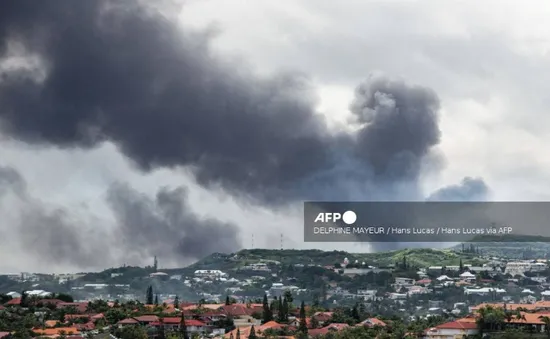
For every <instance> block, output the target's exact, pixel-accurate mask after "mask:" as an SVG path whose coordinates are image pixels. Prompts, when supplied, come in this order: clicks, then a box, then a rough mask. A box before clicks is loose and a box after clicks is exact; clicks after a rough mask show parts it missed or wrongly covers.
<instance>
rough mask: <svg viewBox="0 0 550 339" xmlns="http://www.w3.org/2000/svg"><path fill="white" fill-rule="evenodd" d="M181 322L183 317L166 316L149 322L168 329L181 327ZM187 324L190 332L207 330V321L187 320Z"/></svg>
mask: <svg viewBox="0 0 550 339" xmlns="http://www.w3.org/2000/svg"><path fill="white" fill-rule="evenodd" d="M180 324H181V318H180V317H166V318H163V319H159V320H157V321H153V322H151V323H149V326H153V327H157V328H158V327H160V326H163V327H164V328H165V329H167V330H176V329H178V328H179V327H180ZM185 326H186V328H187V331H188V332H190V333H204V332H206V329H207V326H206V324H205V323H203V322H202V321H199V320H194V319H190V320H185Z"/></svg>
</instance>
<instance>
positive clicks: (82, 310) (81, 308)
mask: <svg viewBox="0 0 550 339" xmlns="http://www.w3.org/2000/svg"><path fill="white" fill-rule="evenodd" d="M65 307H74V308H76V310H77V311H78V312H79V313H85V312H86V311H87V310H88V303H87V302H82V303H66V302H60V303H58V304H57V308H65Z"/></svg>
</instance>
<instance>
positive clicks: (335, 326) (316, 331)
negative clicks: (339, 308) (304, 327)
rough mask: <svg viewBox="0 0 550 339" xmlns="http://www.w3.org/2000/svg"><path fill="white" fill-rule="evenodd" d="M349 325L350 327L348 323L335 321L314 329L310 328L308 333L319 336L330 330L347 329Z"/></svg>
mask: <svg viewBox="0 0 550 339" xmlns="http://www.w3.org/2000/svg"><path fill="white" fill-rule="evenodd" d="M348 327H349V325H348V324H339V323H334V324H330V325H327V326H325V327H323V328H316V329H313V330H309V331H308V334H309V335H310V336H312V337H318V336H321V335H326V334H328V333H330V332H339V331H341V330H343V329H346V328H348Z"/></svg>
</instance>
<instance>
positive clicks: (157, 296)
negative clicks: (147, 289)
mask: <svg viewBox="0 0 550 339" xmlns="http://www.w3.org/2000/svg"><path fill="white" fill-rule="evenodd" d="M158 305H159V295H158V294H155V306H158Z"/></svg>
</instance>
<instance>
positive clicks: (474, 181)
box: [427, 177, 490, 201]
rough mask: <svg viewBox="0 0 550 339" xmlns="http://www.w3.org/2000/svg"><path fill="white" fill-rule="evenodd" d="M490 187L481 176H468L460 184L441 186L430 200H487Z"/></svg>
mask: <svg viewBox="0 0 550 339" xmlns="http://www.w3.org/2000/svg"><path fill="white" fill-rule="evenodd" d="M489 193H490V191H489V187H488V186H487V184H486V183H485V181H483V179H481V178H470V177H466V178H464V179H462V182H461V183H460V184H458V185H451V186H447V187H443V188H440V189H439V190H437V191H435V192H433V193H432V194H431V195H430V196H429V197H428V199H427V200H428V201H485V200H487V198H488V196H489Z"/></svg>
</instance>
